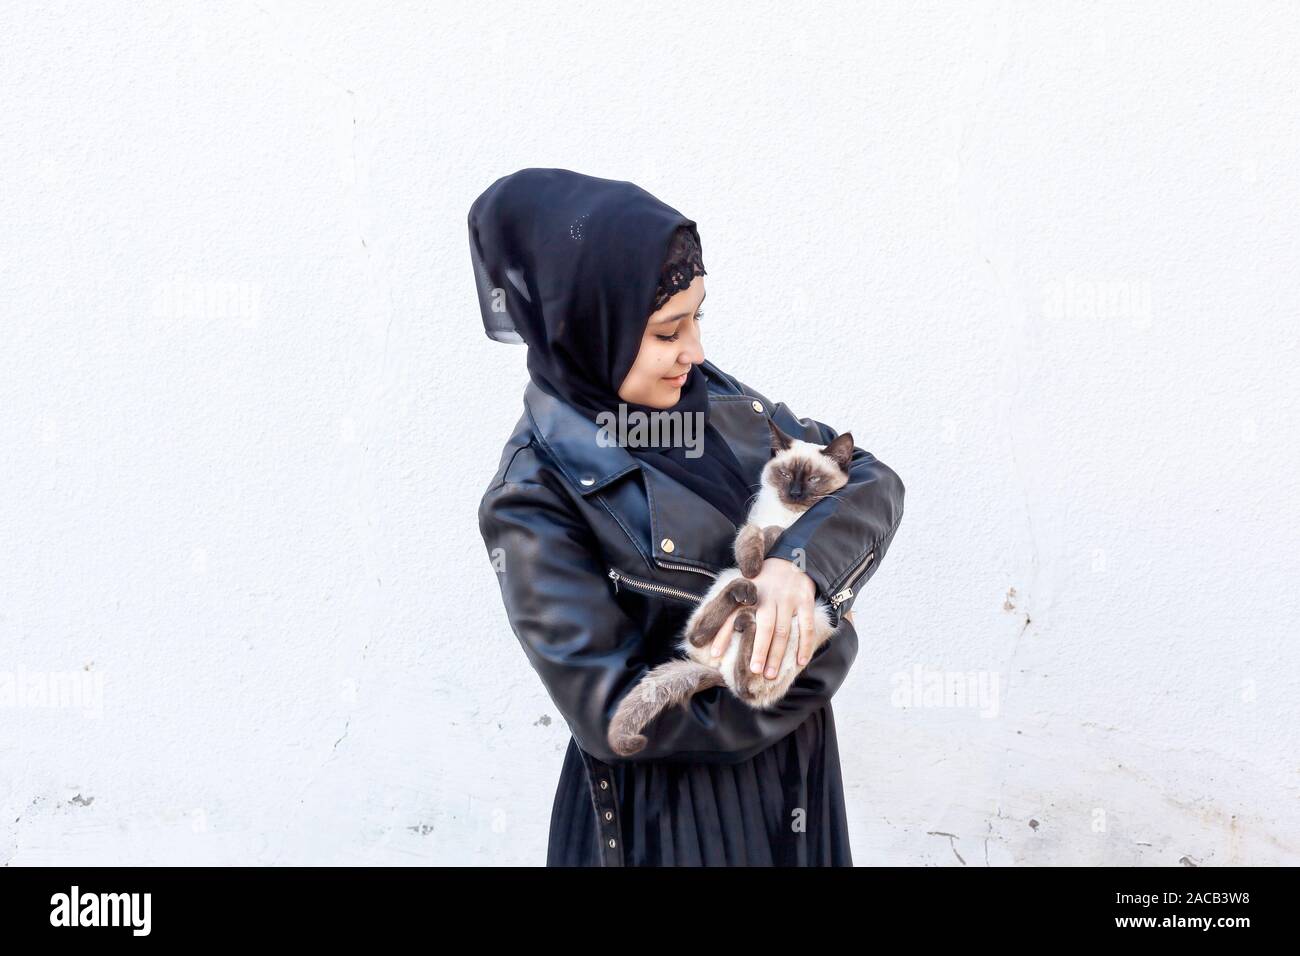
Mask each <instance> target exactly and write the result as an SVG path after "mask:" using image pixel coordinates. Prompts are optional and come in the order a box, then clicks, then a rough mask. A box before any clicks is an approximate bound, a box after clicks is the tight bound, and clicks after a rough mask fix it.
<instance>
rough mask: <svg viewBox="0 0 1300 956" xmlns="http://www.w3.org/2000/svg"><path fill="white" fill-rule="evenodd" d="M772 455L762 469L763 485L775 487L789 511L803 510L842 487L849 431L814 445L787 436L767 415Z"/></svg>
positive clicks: (849, 453)
mask: <svg viewBox="0 0 1300 956" xmlns="http://www.w3.org/2000/svg"><path fill="white" fill-rule="evenodd" d="M767 424H768V428H769V430H770V431H771V433H772V457H771V459H769V460H768V463H767V465H765V466H764V468H763V484H765V485H767V486H769V487H771V488H774V489H776V493H777V494H778V495H779V496H780V498H781V503H782V504H783V505H785V506H786V507H787V508H789V509H791V510H792V511H807V510H808V509H809V508H811V507H812V506H813V505H815V504H816V503H817V502H819V501H821V500H822V499H823V498H825V497H827V496H828V495H832V494H834V493H835V492H837V491H839V490H840V489H841V488H843V487H844V486H845V485H846V484H848V481H849V463H850V461H851V460H852V459H853V433H852V432H845V433H844V434H842V435H837V436H836V437H835V439H834V440H833V441H832V442H831V443H830V444H829V445H824V446H823V445H817V444H814V443H812V442H806V441H801V440H800V439H798V438H793V437H791V436H790V435H787V434H786V433H785V432H783V431H782V430H781V429H780V428H778V427H777V425H776V423H775V422H773V421H772V420H771V419H770V418H769V419H768V421H767Z"/></svg>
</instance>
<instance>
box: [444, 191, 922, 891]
mask: <svg viewBox="0 0 1300 956" xmlns="http://www.w3.org/2000/svg"><path fill="white" fill-rule="evenodd" d="M469 232H470V248H471V253H472V257H473V263H474V268H475V277H476V281H477V285H478V291H479V302H480V306H481V309H482V313H483V320H484V327H485V329H486V331H487V334H488V335H489V336H490V337H491V338H493V339H495V340H497V341H503V342H523V343H525V344H526V345H527V347H528V354H527V364H528V370H529V377H530V379H531V381H530V382H529V384H528V386H527V387H526V389H525V391H524V397H523V399H524V413H523V415H522V416H521V417H520V419H519V421H518V423H517V425H516V426H515V429H514V432H513V434H512V435H511V436H510V438H509V440H508V441H507V442H506V444H505V448H504V449H503V451H502V454H501V458H500V462H499V465H498V468H497V471H496V474H495V475H494V476H493V478H492V480H491V482H490V483H489V487H488V489H487V491H486V492H485V494H484V495H483V499H482V503H481V505H480V508H479V527H480V530H481V532H482V535H483V541H484V543H485V544H486V546H487V549H488V554H489V557H490V558H491V560H492V563H493V566H494V568H495V569H496V571H497V575H498V581H499V583H500V586H501V594H502V598H503V600H504V603H505V610H506V616H507V618H508V619H509V621H510V625H511V627H512V629H513V630H514V633H515V635H516V637H517V638H518V640H519V642H520V644H521V645H522V647H523V649H524V652H525V654H526V655H527V656H528V659H529V662H530V663H531V665H532V667H533V668H534V670H535V671H536V672H537V674H538V675H539V676H540V677H541V680H542V682H543V684H544V685H545V687H546V690H547V693H548V694H549V695H550V698H551V700H552V701H553V702H554V704H555V706H556V708H557V709H558V710H559V712H560V713H561V714H562V715H563V717H564V719H565V721H566V722H567V724H568V727H569V729H570V731H571V734H572V736H571V738H570V741H569V746H568V751H567V753H566V754H565V759H564V765H563V768H562V770H561V773H560V781H559V785H558V787H557V789H556V793H555V802H554V805H553V808H552V815H551V827H550V842H549V847H548V852H547V865H549V866H682V865H687V866H700V865H741V866H744V865H763V866H790V865H801V866H850V865H852V856H851V853H850V848H849V835H848V827H847V820H846V816H845V808H844V792H843V784H842V781H841V776H840V762H839V753H838V747H837V741H836V736H835V723H834V718H833V715H832V712H831V707H830V698H831V696H832V695H833V694H834V693H835V691H836V690H837V689H838V688H839V686H840V684H841V683H842V682H843V680H844V678H845V676H846V675H847V673H848V669H849V666H850V665H851V664H852V663H853V660H854V658H855V656H856V654H857V648H858V636H857V631H856V630H855V627H854V624H853V622H852V618H851V616H850V615H849V609H850V607H851V606H852V604H853V601H854V600H855V598H856V596H857V595H858V594H860V593H861V591H862V588H863V585H864V584H865V583H866V582H867V580H868V579H869V578H870V577H871V575H873V574H874V573H875V569H876V568H877V567H879V565H880V562H881V560H882V559H883V558H884V556H885V552H886V551H887V549H888V547H889V545H890V542H891V541H892V539H893V536H894V532H895V531H896V529H897V527H898V524H899V522H900V520H901V519H902V515H903V490H904V489H903V484H902V482H901V481H900V480H899V477H898V475H897V474H895V473H894V472H893V471H892V470H891V469H890V468H889V467H888V466H886V465H885V464H883V463H882V462H880V461H879V460H877V459H876V458H875V457H874V456H873V455H871V454H870V453H869V452H867V451H864V450H863V449H861V448H855V449H854V452H853V458H852V461H851V467H850V477H849V482H848V484H847V485H845V486H844V487H843V488H841V489H839V490H838V491H837V492H836V493H835V494H834V495H832V496H827V497H825V498H824V499H823V500H819V501H817V502H816V503H815V504H814V505H813V506H812V507H810V508H809V509H808V510H807V511H806V512H804V514H803V515H801V516H800V518H799V519H798V520H797V521H795V522H794V524H792V525H791V526H790V527H789V528H787V529H786V531H785V532H784V533H783V534H782V535H781V537H780V538H779V539H777V540H776V541H775V542H774V543H773V544H771V545H770V546H769V547H768V549H767V551H766V560H765V561H764V563H763V566H762V572H761V574H760V575H759V577H758V578H757V579H755V580H756V583H757V585H758V590H759V606H758V608H757V609H756V615H755V616H756V623H757V635H756V639H755V642H754V652H753V656H752V658H751V668H752V669H753V670H755V672H757V671H758V670H759V669H763V668H768V665H770V668H768V669H767V670H766V671H765V673H767V674H768V676H774V675H775V673H776V670H775V668H776V666H777V665H778V662H779V661H780V660H781V658H782V656H783V654H784V652H785V645H786V643H787V641H788V638H789V633H790V629H791V628H790V622H791V621H792V619H794V618H796V617H797V616H802V617H801V620H806V621H808V622H809V626H806V627H804V626H801V628H800V630H801V631H802V633H803V634H805V635H810V634H811V633H812V627H811V614H812V607H813V601H814V599H815V597H817V596H819V595H820V596H823V597H825V598H826V599H827V600H829V601H830V602H831V605H832V620H833V621H834V622H836V623H839V625H840V627H839V630H838V631H837V632H836V634H835V635H834V636H833V637H832V638H831V639H830V640H829V641H827V642H826V643H825V644H823V645H822V646H821V647H819V648H818V649H817V651H816V653H814V654H813V655H812V658H811V660H810V661H809V663H808V665H807V667H806V669H805V670H804V671H803V672H802V673H801V674H800V676H799V678H798V679H797V680H796V681H795V682H794V684H793V685H792V686H791V688H790V690H789V692H788V693H787V694H786V696H785V697H784V698H782V700H781V701H780V702H779V704H777V705H776V706H775V707H772V708H770V709H767V710H761V711H760V710H755V709H753V708H751V707H750V706H749V705H747V704H745V703H744V702H742V701H740V700H739V699H738V698H736V697H735V696H734V695H732V694H731V692H730V691H729V690H727V689H726V688H725V687H711V688H708V689H706V690H704V691H701V692H700V693H698V694H696V695H695V696H694V697H693V698H692V699H691V700H690V702H689V704H687V705H686V706H683V707H680V708H673V709H671V710H669V711H666V712H664V713H663V714H661V715H660V716H658V717H656V718H655V719H654V720H653V721H652V722H651V724H650V725H649V726H648V727H647V728H646V731H645V733H646V735H647V737H648V738H649V743H648V745H647V746H646V748H645V749H644V750H642V751H641V752H639V753H637V754H636V755H635V756H634V757H632V758H623V757H619V756H618V755H616V754H615V753H613V752H612V751H611V749H610V747H609V744H608V743H607V741H606V733H607V730H608V727H609V721H610V718H611V717H612V716H613V714H614V712H615V710H616V709H617V707H618V704H619V701H620V700H621V699H622V697H623V695H624V694H625V693H627V692H628V690H629V689H630V688H631V687H632V686H633V685H634V684H636V683H637V681H638V680H640V678H641V677H642V676H643V675H644V674H645V673H646V672H647V671H648V670H649V669H650V668H653V667H654V666H656V665H657V664H660V663H662V662H663V661H665V660H667V659H669V658H670V657H672V656H674V655H675V649H674V643H675V638H676V637H677V636H678V635H679V632H680V631H681V628H682V626H683V625H684V624H685V622H686V619H687V618H688V617H689V615H690V612H691V610H692V609H693V607H694V605H695V604H696V603H697V602H698V600H699V598H700V597H701V596H702V595H703V594H704V592H705V591H706V590H707V589H708V588H709V586H710V585H711V583H712V579H713V578H714V576H716V574H717V573H718V572H719V571H720V570H721V569H723V568H727V567H732V566H734V564H735V560H734V558H733V556H732V553H731V548H732V544H733V541H734V538H735V536H736V532H737V530H738V528H739V527H740V526H741V525H742V524H743V523H744V518H745V515H746V513H747V510H748V507H749V504H750V502H751V500H752V496H753V495H754V494H756V493H757V492H758V490H759V488H760V484H759V476H760V472H761V471H762V468H763V466H764V464H765V463H766V462H767V460H768V458H769V457H770V454H771V436H770V430H769V426H768V421H769V420H771V421H773V422H775V423H776V424H777V425H778V426H779V427H780V428H781V429H782V430H783V431H785V432H786V433H787V434H789V435H793V436H795V437H797V438H801V439H804V440H805V441H811V442H816V443H818V444H821V445H825V444H827V443H829V442H830V441H831V440H832V439H833V438H834V437H835V436H836V435H837V434H838V433H837V432H836V431H835V430H834V429H832V428H831V427H830V426H828V425H825V424H823V423H822V422H819V421H816V420H815V419H809V418H799V417H797V416H796V415H795V414H794V413H793V412H792V411H791V410H790V409H789V408H787V407H786V405H785V404H784V403H782V402H777V403H773V402H771V401H769V400H768V399H767V398H766V397H764V396H763V395H762V394H760V393H759V392H757V391H755V390H754V389H752V388H750V387H749V386H747V385H745V384H744V383H742V382H740V381H738V380H737V379H735V378H733V377H732V376H730V375H728V374H726V373H725V372H723V371H721V370H720V369H719V368H718V367H717V366H715V365H714V364H713V363H712V362H710V361H708V360H707V359H706V358H705V357H704V351H703V347H702V344H701V336H700V317H701V312H700V308H699V307H700V304H701V303H702V302H703V300H704V295H705V291H704V279H703V276H704V274H705V271H704V265H703V261H702V258H701V255H700V243H699V233H698V231H697V229H696V224H695V222H694V221H693V220H690V219H687V218H686V217H684V216H683V215H682V214H681V213H679V212H678V211H677V210H675V209H673V208H672V207H670V206H668V205H666V204H664V203H663V202H661V201H660V200H658V199H656V198H655V197H654V196H652V195H651V194H650V193H648V192H646V191H645V190H643V189H641V188H640V187H638V186H636V185H634V184H633V183H629V182H623V181H619V180H609V179H600V178H596V177H592V176H585V175H582V174H579V173H575V172H572V171H570V170H566V169H538V168H529V169H523V170H520V171H518V172H516V173H513V174H511V175H509V176H504V177H502V178H501V179H498V180H497V181H496V182H494V183H493V184H492V185H491V186H490V187H488V189H487V190H486V191H485V192H484V193H483V194H482V195H480V196H479V197H478V198H477V199H476V200H475V201H474V204H473V206H472V207H471V209H470V213H469ZM797 344H798V343H797V340H796V341H794V342H792V343H790V344H789V345H788V346H785V347H787V348H789V347H797ZM826 384H827V387H832V388H837V389H838V388H842V387H844V386H843V384H842V383H840V382H839V381H838V380H837V379H835V378H834V377H833V373H832V377H831V378H829V379H828V380H827V383H826ZM665 411H666V412H671V413H673V415H672V416H670V417H672V418H674V419H676V421H677V422H678V423H679V428H680V430H678V431H671V432H662V433H659V434H657V435H655V436H653V437H655V441H654V443H648V442H647V441H645V437H646V436H644V435H636V436H634V438H633V437H629V436H630V434H631V433H628V432H625V431H624V432H619V431H617V424H616V422H617V421H618V419H619V418H620V417H621V418H622V420H623V421H624V422H625V423H628V424H632V423H633V422H635V421H636V420H637V416H638V415H644V416H651V415H653V414H654V413H656V412H665ZM602 413H608V415H609V416H612V418H611V417H606V416H603V415H602ZM643 420H644V421H649V420H650V419H649V417H646V418H645V419H643ZM603 426H608V427H603ZM612 436H613V437H618V436H622V438H623V440H613V441H611V440H610V439H611V437H612ZM734 618H735V614H734V613H733V615H732V617H731V618H729V619H728V620H727V622H726V623H725V624H724V625H723V627H722V628H721V629H720V630H719V631H718V633H717V636H716V637H715V640H714V644H713V650H714V651H715V652H716V653H718V654H720V653H722V651H723V650H724V649H725V647H726V645H727V643H728V641H729V640H730V636H731V633H732V629H731V625H732V623H733V620H734ZM802 650H803V653H802V655H801V656H803V657H806V656H807V655H806V648H805V649H802Z"/></svg>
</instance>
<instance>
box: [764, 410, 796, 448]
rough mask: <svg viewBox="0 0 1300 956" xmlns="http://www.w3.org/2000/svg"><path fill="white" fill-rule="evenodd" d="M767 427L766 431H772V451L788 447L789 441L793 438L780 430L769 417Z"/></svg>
mask: <svg viewBox="0 0 1300 956" xmlns="http://www.w3.org/2000/svg"><path fill="white" fill-rule="evenodd" d="M767 428H768V431H770V432H771V433H772V451H774V452H777V451H785V450H786V449H787V448H789V447H790V442H792V441H793V440H794V439H792V438H791V437H790V436H789V435H787V434H786V433H785V432H783V431H781V429H780V428H779V427H778V426H777V424H776V422H774V421H772V419H770V418H769V419H768V420H767Z"/></svg>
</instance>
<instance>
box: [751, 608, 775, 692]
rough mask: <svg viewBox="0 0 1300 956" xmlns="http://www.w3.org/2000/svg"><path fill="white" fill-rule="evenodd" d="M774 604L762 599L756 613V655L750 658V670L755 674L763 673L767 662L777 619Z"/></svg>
mask: <svg viewBox="0 0 1300 956" xmlns="http://www.w3.org/2000/svg"><path fill="white" fill-rule="evenodd" d="M772 605H773V602H772V601H770V600H768V601H764V600H762V599H760V600H759V602H758V607H757V608H756V609H755V611H754V653H753V654H751V655H750V657H749V669H750V670H751V671H753V672H754V673H755V674H761V673H762V672H763V665H764V664H765V663H766V662H767V649H768V647H769V646H770V645H771V643H772V622H773V621H774V620H775V618H776V609H775V608H774V607H773V606H772Z"/></svg>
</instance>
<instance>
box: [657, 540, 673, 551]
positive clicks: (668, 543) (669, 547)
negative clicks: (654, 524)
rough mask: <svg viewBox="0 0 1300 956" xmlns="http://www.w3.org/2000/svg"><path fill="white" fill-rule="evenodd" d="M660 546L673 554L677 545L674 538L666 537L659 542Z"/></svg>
mask: <svg viewBox="0 0 1300 956" xmlns="http://www.w3.org/2000/svg"><path fill="white" fill-rule="evenodd" d="M659 547H661V548H663V549H664V550H665V551H667V552H669V553H670V554H671V553H672V550H673V548H674V547H676V545H674V544H673V539H672V538H664V539H663V540H662V541H660V542H659Z"/></svg>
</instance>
